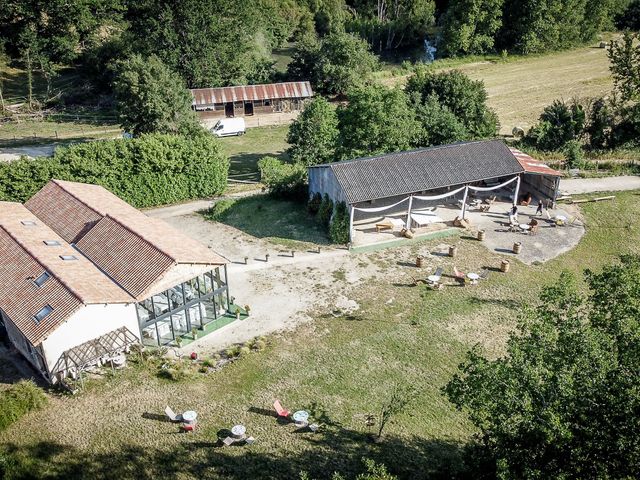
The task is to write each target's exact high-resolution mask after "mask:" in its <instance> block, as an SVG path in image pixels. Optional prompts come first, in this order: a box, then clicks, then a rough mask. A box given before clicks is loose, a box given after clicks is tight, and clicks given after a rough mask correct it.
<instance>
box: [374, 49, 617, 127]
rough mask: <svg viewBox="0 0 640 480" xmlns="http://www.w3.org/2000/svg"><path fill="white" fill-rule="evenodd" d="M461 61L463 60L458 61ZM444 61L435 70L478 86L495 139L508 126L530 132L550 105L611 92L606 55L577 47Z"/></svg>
mask: <svg viewBox="0 0 640 480" xmlns="http://www.w3.org/2000/svg"><path fill="white" fill-rule="evenodd" d="M463 60H464V59H463ZM468 60H469V59H467V60H466V61H464V62H462V61H455V60H454V61H444V62H442V63H436V64H435V65H434V67H435V68H436V70H445V69H450V68H456V69H458V70H461V71H463V72H464V73H466V74H467V75H469V76H470V77H471V78H473V79H475V80H483V81H484V83H485V86H486V88H487V92H488V94H489V105H490V106H491V108H493V109H494V110H495V111H496V112H497V113H498V117H499V118H500V123H501V133H503V134H510V133H511V130H512V129H513V127H514V126H519V127H521V128H524V129H525V130H526V129H527V128H529V127H531V126H532V125H533V124H534V123H535V122H536V120H537V118H538V116H539V115H540V113H541V112H542V109H543V108H544V107H545V106H547V105H549V104H550V103H551V102H553V100H555V99H559V98H564V99H565V100H569V99H570V98H572V97H593V96H599V95H606V94H609V93H610V92H611V90H612V88H613V82H612V79H611V74H610V72H609V59H608V58H607V50H606V49H603V48H595V47H582V48H578V49H573V50H567V51H562V52H556V53H549V54H545V55H540V56H528V57H515V58H509V57H507V59H506V60H501V59H500V58H499V57H495V58H493V57H488V58H486V59H478V61H476V62H469V61H468ZM406 78H407V76H406V75H398V76H395V77H387V78H383V79H381V81H382V82H383V83H385V84H387V85H397V84H403V83H404V82H405V81H406Z"/></svg>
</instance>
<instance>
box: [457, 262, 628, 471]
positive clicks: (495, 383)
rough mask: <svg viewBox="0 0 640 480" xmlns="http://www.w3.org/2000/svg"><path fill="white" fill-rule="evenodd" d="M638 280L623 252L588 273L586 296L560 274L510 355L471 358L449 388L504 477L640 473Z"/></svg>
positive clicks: (525, 318) (516, 336) (514, 339)
mask: <svg viewBox="0 0 640 480" xmlns="http://www.w3.org/2000/svg"><path fill="white" fill-rule="evenodd" d="M639 276H640V257H638V256H624V257H622V258H621V261H620V263H619V264H616V265H611V266H608V267H606V268H605V269H604V270H603V271H602V272H600V273H594V272H589V271H587V273H586V280H587V284H588V286H589V294H586V295H585V294H583V293H580V292H581V291H580V290H579V289H578V288H577V286H576V285H575V279H574V278H573V277H572V276H571V275H569V274H563V275H562V276H561V277H560V280H559V282H558V283H556V284H555V285H553V286H551V287H548V288H546V289H545V290H543V293H542V295H541V302H540V303H539V304H537V305H535V306H533V307H532V308H529V309H527V310H526V312H525V313H524V314H523V315H522V318H521V319H520V322H519V324H518V329H517V331H516V332H515V333H513V334H512V335H511V336H510V338H509V340H508V343H507V353H506V355H505V356H503V357H500V358H498V359H495V360H490V359H487V358H485V357H484V356H483V355H482V354H481V352H480V350H479V349H478V348H475V349H473V350H472V351H470V352H469V353H468V355H467V358H466V360H465V361H464V363H463V364H462V365H461V366H460V373H458V374H457V375H455V376H454V378H453V379H452V380H451V381H450V382H449V384H448V385H447V386H446V388H445V392H446V394H447V396H448V397H449V399H450V400H451V401H452V402H453V403H454V404H455V405H456V406H457V407H458V408H460V409H462V410H464V411H465V412H467V413H468V415H469V418H470V419H471V421H472V422H473V423H474V424H475V426H476V427H477V428H478V430H479V436H478V440H479V443H480V446H481V451H482V452H483V453H484V454H485V455H486V458H488V459H489V464H490V465H492V467H493V469H495V472H494V473H495V474H497V477H498V478H504V479H511V478H540V479H541V478H561V479H571V478H619V479H622V478H638V477H639V476H640V436H638V434H637V432H638V431H640V414H639V412H640V390H638V378H639V376H640V283H638V277H639ZM478 473H479V472H478ZM479 476H480V473H479Z"/></svg>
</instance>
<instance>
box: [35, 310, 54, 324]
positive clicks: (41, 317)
mask: <svg viewBox="0 0 640 480" xmlns="http://www.w3.org/2000/svg"><path fill="white" fill-rule="evenodd" d="M51 312H53V307H52V306H51V305H46V306H44V307H42V308H41V309H40V311H39V312H38V313H36V314H35V315H34V316H33V321H34V322H36V325H37V324H38V323H40V322H41V321H42V320H44V319H45V318H46V317H47V315H49V314H50V313H51Z"/></svg>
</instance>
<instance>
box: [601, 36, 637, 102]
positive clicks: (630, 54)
mask: <svg viewBox="0 0 640 480" xmlns="http://www.w3.org/2000/svg"><path fill="white" fill-rule="evenodd" d="M638 40H640V35H639V34H637V33H631V32H625V33H624V35H623V37H622V39H621V40H619V41H617V40H614V41H613V42H611V46H610V47H609V51H608V55H609V60H611V67H610V70H611V74H612V75H613V83H614V86H615V89H616V91H617V92H618V93H619V94H620V98H621V100H622V101H623V102H630V101H631V102H633V101H638V100H640V45H639V44H638Z"/></svg>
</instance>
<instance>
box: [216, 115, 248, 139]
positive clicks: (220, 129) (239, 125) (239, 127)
mask: <svg viewBox="0 0 640 480" xmlns="http://www.w3.org/2000/svg"><path fill="white" fill-rule="evenodd" d="M211 133H213V134H214V135H215V136H216V137H229V136H231V135H244V133H245V126H244V118H222V119H220V120H218V123H216V124H215V125H214V126H213V128H212V129H211Z"/></svg>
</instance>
